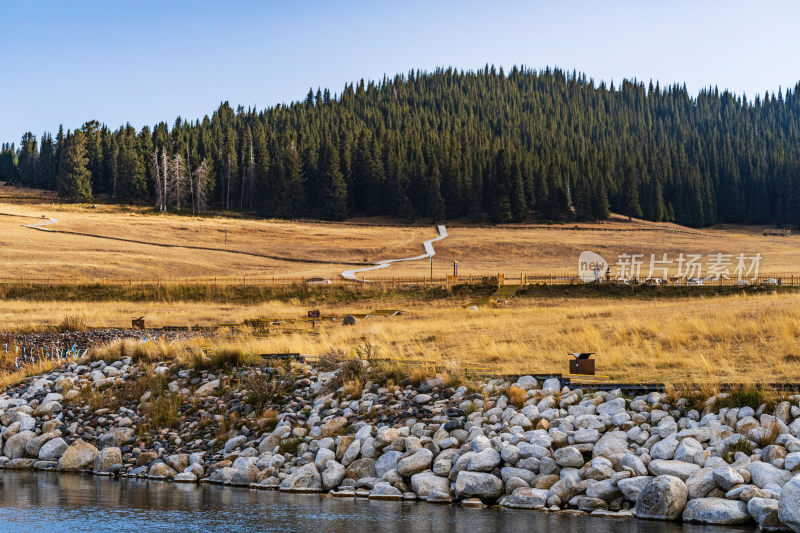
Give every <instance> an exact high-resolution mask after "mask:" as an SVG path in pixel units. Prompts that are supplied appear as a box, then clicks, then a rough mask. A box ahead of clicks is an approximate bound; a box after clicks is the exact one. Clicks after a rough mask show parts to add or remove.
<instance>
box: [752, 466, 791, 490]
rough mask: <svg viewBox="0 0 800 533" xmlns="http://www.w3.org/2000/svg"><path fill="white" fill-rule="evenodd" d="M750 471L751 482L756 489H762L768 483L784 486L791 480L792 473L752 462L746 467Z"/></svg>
mask: <svg viewBox="0 0 800 533" xmlns="http://www.w3.org/2000/svg"><path fill="white" fill-rule="evenodd" d="M747 469H748V470H749V471H750V477H751V481H752V483H753V484H754V485H756V486H757V487H758V488H761V489H763V488H764V487H765V486H766V485H767V484H769V483H775V484H776V485H779V486H781V487H782V486H784V485H785V484H786V483H788V482H789V480H790V479H792V473H791V472H789V471H788V470H783V469H781V468H777V467H775V466H773V465H771V464H769V463H764V462H762V461H754V462H752V463H750V464H749V465H747Z"/></svg>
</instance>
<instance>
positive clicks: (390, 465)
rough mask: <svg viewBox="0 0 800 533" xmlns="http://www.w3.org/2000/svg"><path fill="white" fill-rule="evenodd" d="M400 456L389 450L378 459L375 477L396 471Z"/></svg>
mask: <svg viewBox="0 0 800 533" xmlns="http://www.w3.org/2000/svg"><path fill="white" fill-rule="evenodd" d="M320 451H322V450H320ZM402 455H403V454H402V452H398V451H397V450H389V451H387V452H384V453H383V455H381V456H380V457H378V460H377V461H376V462H375V475H376V476H378V477H383V475H384V474H385V473H386V472H388V471H390V470H397V461H398V459H400V457H401V456H402ZM449 470H450V469H449V468H448V471H449Z"/></svg>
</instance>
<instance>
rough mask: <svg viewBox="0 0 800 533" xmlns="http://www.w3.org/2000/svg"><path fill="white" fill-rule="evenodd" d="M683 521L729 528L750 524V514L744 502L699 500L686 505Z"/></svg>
mask: <svg viewBox="0 0 800 533" xmlns="http://www.w3.org/2000/svg"><path fill="white" fill-rule="evenodd" d="M683 520H684V521H685V522H699V523H701V524H714V525H720V526H727V525H733V524H744V523H747V522H749V521H750V514H749V513H748V512H747V505H746V504H745V503H744V502H740V501H731V500H726V499H724V498H699V499H696V500H691V501H690V502H689V503H687V504H686V508H685V509H684V510H683Z"/></svg>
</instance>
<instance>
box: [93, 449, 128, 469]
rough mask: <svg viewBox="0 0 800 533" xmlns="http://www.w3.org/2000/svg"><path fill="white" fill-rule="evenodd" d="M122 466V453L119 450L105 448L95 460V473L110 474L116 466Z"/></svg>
mask: <svg viewBox="0 0 800 533" xmlns="http://www.w3.org/2000/svg"><path fill="white" fill-rule="evenodd" d="M118 464H122V452H121V451H120V449H119V448H103V449H102V450H100V452H99V453H98V454H97V457H95V458H94V471H95V472H108V471H109V469H110V468H111V467H112V466H114V465H118Z"/></svg>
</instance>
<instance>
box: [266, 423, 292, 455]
mask: <svg viewBox="0 0 800 533" xmlns="http://www.w3.org/2000/svg"><path fill="white" fill-rule="evenodd" d="M291 432H292V428H291V427H289V426H287V425H282V426H278V427H276V428H275V429H273V430H272V433H270V434H269V435H267V436H266V437H264V438H263V439H261V442H260V443H258V451H259V453H267V452H269V453H271V452H272V450H274V449H275V447H276V446H277V445H278V444H280V443H281V439H282V438H283V437H285V436H287V435H289V434H290V433H291Z"/></svg>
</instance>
